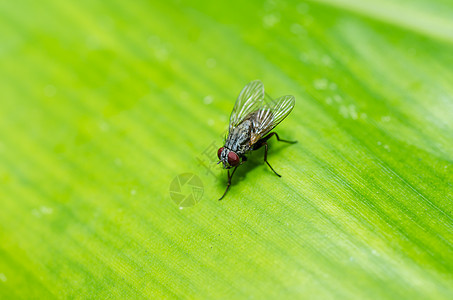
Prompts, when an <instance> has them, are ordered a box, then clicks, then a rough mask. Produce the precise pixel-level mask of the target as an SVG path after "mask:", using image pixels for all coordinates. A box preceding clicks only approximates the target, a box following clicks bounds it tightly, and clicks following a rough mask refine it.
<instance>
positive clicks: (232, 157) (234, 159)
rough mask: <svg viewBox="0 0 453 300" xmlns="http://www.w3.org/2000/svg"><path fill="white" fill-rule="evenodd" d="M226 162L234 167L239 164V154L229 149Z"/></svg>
mask: <svg viewBox="0 0 453 300" xmlns="http://www.w3.org/2000/svg"><path fill="white" fill-rule="evenodd" d="M228 163H229V164H230V166H233V167H236V166H237V165H239V156H238V155H237V154H236V153H234V152H233V151H230V152H229V153H228Z"/></svg>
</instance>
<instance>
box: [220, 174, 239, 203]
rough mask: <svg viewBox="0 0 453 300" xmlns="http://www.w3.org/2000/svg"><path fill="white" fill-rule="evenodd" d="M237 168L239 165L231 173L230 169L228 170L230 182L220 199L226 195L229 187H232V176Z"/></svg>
mask: <svg viewBox="0 0 453 300" xmlns="http://www.w3.org/2000/svg"><path fill="white" fill-rule="evenodd" d="M237 168H238V167H237V166H236V167H235V168H234V170H233V172H232V173H231V175H230V170H228V183H227V187H226V190H225V192H224V193H223V195H222V197H220V199H219V201H220V200H222V199H223V197H225V195H226V193H227V192H228V189H229V188H230V185H231V178H232V177H233V175H234V172H236V169H237Z"/></svg>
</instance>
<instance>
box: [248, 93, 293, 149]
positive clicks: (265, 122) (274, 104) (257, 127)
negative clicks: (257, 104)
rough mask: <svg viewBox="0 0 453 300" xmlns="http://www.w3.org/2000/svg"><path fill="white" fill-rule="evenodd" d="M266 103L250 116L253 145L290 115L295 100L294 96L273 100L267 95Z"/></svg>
mask: <svg viewBox="0 0 453 300" xmlns="http://www.w3.org/2000/svg"><path fill="white" fill-rule="evenodd" d="M264 102H265V104H264V106H263V107H261V108H259V109H258V110H257V111H255V112H253V113H252V114H251V116H250V117H251V120H252V122H253V129H252V135H251V141H250V142H251V145H253V144H255V143H256V142H257V141H258V140H259V139H260V138H262V137H263V136H265V135H266V134H267V133H269V132H270V131H271V130H272V129H274V128H275V126H277V125H278V124H280V122H281V121H283V119H285V118H286V117H287V116H288V115H289V113H290V112H291V111H292V110H293V108H294V104H295V98H294V96H291V95H287V96H283V97H280V98H277V99H275V100H272V99H271V98H270V97H269V96H268V95H266V99H265V100H264Z"/></svg>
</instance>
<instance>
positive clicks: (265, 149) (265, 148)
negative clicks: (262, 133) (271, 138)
mask: <svg viewBox="0 0 453 300" xmlns="http://www.w3.org/2000/svg"><path fill="white" fill-rule="evenodd" d="M262 145H263V146H264V161H265V162H266V164H267V165H268V166H269V168H271V170H272V172H274V173H275V175H277V176H278V177H282V175H280V174H278V173H277V172H275V170H274V168H272V166H271V164H270V163H269V162H268V161H267V143H266V142H263V143H262Z"/></svg>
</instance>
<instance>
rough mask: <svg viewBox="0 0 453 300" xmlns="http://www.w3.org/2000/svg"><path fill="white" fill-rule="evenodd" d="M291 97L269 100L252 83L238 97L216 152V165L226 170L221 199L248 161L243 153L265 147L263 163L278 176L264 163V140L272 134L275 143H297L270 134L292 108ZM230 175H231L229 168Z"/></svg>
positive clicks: (254, 83)
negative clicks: (220, 164)
mask: <svg viewBox="0 0 453 300" xmlns="http://www.w3.org/2000/svg"><path fill="white" fill-rule="evenodd" d="M294 103H295V99H294V96H291V95H288V96H283V97H280V98H278V99H275V100H273V99H271V98H270V97H269V96H268V95H267V94H265V93H264V86H263V83H262V82H261V81H259V80H255V81H252V82H250V83H249V84H247V85H246V86H245V87H244V88H243V89H242V91H241V93H240V94H239V96H238V98H237V100H236V103H235V105H234V108H233V111H232V112H231V116H230V124H229V129H228V136H227V138H226V140H225V145H224V146H223V147H221V148H220V149H219V150H218V151H217V156H218V157H219V162H218V164H219V163H223V168H224V169H227V170H228V183H227V187H226V190H225V192H224V193H223V195H222V197H220V199H219V200H222V198H223V197H224V196H225V195H226V193H227V192H228V189H229V188H230V185H231V178H232V177H233V175H234V172H236V169H237V168H238V166H239V165H241V164H242V163H243V162H245V161H246V160H247V158H246V156H245V155H246V154H247V153H248V152H250V151H253V150H257V149H259V148H261V147H263V146H264V161H265V162H266V164H267V165H268V166H269V168H271V170H272V171H273V172H274V173H275V175H277V176H278V177H281V175H280V174H278V173H277V172H276V171H275V170H274V168H272V167H271V165H270V164H269V162H268V161H267V150H268V146H267V140H268V139H270V138H271V137H272V136H274V135H275V137H276V138H277V140H278V141H281V142H286V143H291V144H293V143H296V142H295V141H287V140H283V139H281V138H280V137H279V136H278V134H277V133H276V132H272V133H270V131H271V130H272V129H274V128H275V126H277V125H278V124H279V123H280V122H281V121H283V119H285V118H286V117H287V116H288V115H289V113H290V112H291V110H292V109H293V107H294ZM231 168H234V169H233V172H231V174H230V169H231Z"/></svg>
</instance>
